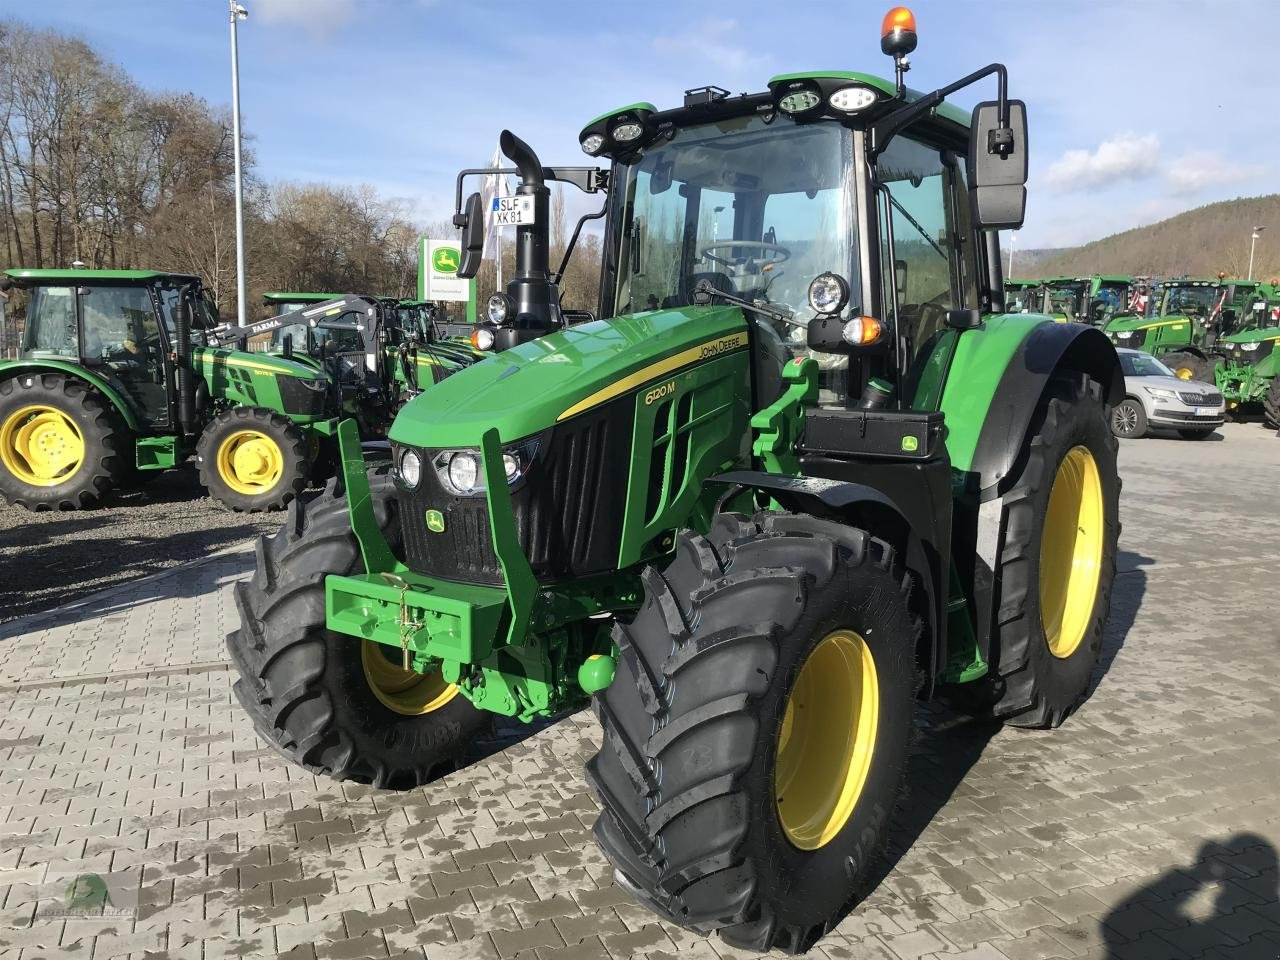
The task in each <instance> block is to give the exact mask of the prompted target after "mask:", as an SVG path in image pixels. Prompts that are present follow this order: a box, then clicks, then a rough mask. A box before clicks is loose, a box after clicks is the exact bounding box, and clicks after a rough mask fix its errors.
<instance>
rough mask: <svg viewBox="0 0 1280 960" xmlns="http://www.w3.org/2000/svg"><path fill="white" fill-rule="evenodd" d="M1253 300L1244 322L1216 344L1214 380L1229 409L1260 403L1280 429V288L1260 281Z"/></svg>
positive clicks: (1275, 426)
mask: <svg viewBox="0 0 1280 960" xmlns="http://www.w3.org/2000/svg"><path fill="white" fill-rule="evenodd" d="M1251 299H1252V302H1251V303H1249V304H1248V308H1247V309H1246V310H1244V311H1243V313H1244V316H1245V317H1246V319H1245V320H1244V322H1243V323H1242V324H1241V325H1240V326H1239V327H1238V329H1236V331H1235V332H1233V333H1230V334H1228V335H1227V336H1225V337H1223V338H1222V339H1221V340H1219V341H1218V343H1217V348H1216V353H1215V357H1214V359H1215V360H1216V361H1217V362H1216V363H1215V365H1214V371H1213V372H1214V378H1215V383H1216V384H1217V387H1218V389H1219V390H1221V391H1222V395H1223V397H1224V398H1226V401H1227V404H1228V407H1229V408H1231V409H1234V408H1237V407H1246V408H1247V407H1254V406H1261V408H1262V412H1263V416H1264V417H1265V419H1266V422H1267V424H1268V425H1269V426H1271V427H1274V428H1275V429H1277V430H1280V376H1277V374H1278V373H1280V350H1277V349H1276V343H1277V341H1280V288H1278V287H1277V286H1276V285H1275V284H1258V285H1257V287H1256V289H1254V290H1253V291H1252V297H1251Z"/></svg>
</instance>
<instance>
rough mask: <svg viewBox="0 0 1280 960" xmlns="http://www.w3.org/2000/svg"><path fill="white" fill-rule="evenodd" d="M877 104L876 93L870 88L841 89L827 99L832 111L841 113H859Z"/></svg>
mask: <svg viewBox="0 0 1280 960" xmlns="http://www.w3.org/2000/svg"><path fill="white" fill-rule="evenodd" d="M875 102H876V92H875V91H874V90H872V89H871V88H870V87H841V88H840V89H839V90H837V91H835V92H834V93H833V94H831V96H830V97H828V98H827V103H829V104H831V109H832V110H839V111H840V112H841V113H857V112H858V111H859V110H865V109H867V107H869V106H871V105H872V104H873V103H875Z"/></svg>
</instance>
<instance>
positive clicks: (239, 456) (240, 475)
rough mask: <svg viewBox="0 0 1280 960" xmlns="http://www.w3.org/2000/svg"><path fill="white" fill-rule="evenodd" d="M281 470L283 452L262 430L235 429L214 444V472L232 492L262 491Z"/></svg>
mask: <svg viewBox="0 0 1280 960" xmlns="http://www.w3.org/2000/svg"><path fill="white" fill-rule="evenodd" d="M283 474H284V453H283V451H281V449H280V445H279V444H278V443H276V442H275V441H274V440H272V439H271V438H270V437H268V436H267V435H266V434H265V433H260V432H258V431H257V430H237V431H236V432H235V433H233V434H231V436H229V437H227V439H225V440H223V441H222V445H221V446H220V447H218V476H220V477H222V480H223V482H224V483H226V485H227V486H229V487H230V488H231V489H232V490H234V491H235V492H236V493H243V494H245V495H246V496H250V497H256V496H258V495H259V494H263V493H266V492H267V491H268V490H270V489H272V488H273V487H274V486H275V485H276V484H277V483H279V482H280V477H281V476H282V475H283Z"/></svg>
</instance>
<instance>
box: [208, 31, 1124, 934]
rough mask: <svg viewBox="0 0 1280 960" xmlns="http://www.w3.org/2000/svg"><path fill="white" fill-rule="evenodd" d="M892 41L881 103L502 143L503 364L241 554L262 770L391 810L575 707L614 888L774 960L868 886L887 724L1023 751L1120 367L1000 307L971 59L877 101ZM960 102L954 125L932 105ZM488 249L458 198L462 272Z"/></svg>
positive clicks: (795, 80) (1064, 671) (1006, 214)
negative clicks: (590, 740)
mask: <svg viewBox="0 0 1280 960" xmlns="http://www.w3.org/2000/svg"><path fill="white" fill-rule="evenodd" d="M900 16H901V14H900V13H899V12H897V11H895V13H894V14H891V15H890V17H889V18H887V19H886V30H885V34H884V37H885V39H884V44H883V45H884V47H885V49H886V52H891V53H893V54H894V55H895V59H896V60H897V62H898V68H899V69H898V82H897V83H894V82H888V81H885V80H882V79H880V78H877V77H874V76H871V75H868V74H863V73H853V72H822V73H795V74H787V75H784V76H778V77H774V78H773V79H772V80H771V81H769V83H768V85H767V87H766V89H764V90H763V91H761V92H758V93H750V94H743V95H740V96H730V95H729V94H728V92H727V91H725V90H722V89H719V88H716V87H706V88H701V89H698V90H692V91H689V92H687V93H686V94H685V99H684V103H683V105H682V106H679V107H675V108H672V109H666V110H659V109H658V108H656V107H654V106H652V105H649V104H635V105H632V106H629V107H625V108H623V109H621V110H618V111H613V112H611V113H609V114H606V115H604V116H602V117H600V118H598V119H596V120H595V121H593V122H592V123H590V124H589V125H588V126H587V127H586V128H585V129H584V130H583V131H582V134H581V137H580V141H581V145H582V148H583V150H584V151H585V152H586V153H587V154H588V155H590V156H593V157H597V158H603V159H607V160H609V161H611V163H612V166H611V167H610V168H609V169H607V170H605V169H597V168H565V167H560V168H557V167H544V166H543V165H542V163H541V162H540V161H539V159H538V158H537V157H536V156H535V155H534V153H533V151H532V150H531V149H530V148H529V147H528V146H527V145H526V144H525V143H523V142H522V141H520V140H519V139H518V138H516V137H514V136H513V135H512V134H510V133H509V132H504V133H503V135H502V137H501V140H500V143H501V146H502V149H503V152H504V153H505V154H506V156H507V157H508V158H509V159H510V160H512V161H513V162H514V164H515V166H516V167H517V168H518V170H519V174H520V185H519V186H518V187H517V189H516V193H515V197H514V198H513V199H512V200H511V202H510V204H509V206H508V207H506V208H504V209H503V210H502V211H501V212H502V214H503V216H504V219H508V220H511V221H513V222H515V223H516V224H517V226H516V234H517V237H516V246H517V266H516V276H515V279H513V280H512V281H511V283H510V284H509V285H508V288H507V291H506V298H507V301H508V303H509V304H510V310H509V311H507V313H506V317H505V319H504V320H503V323H502V324H501V328H500V330H499V332H498V335H497V337H496V341H497V345H498V346H499V347H500V348H505V349H503V350H502V352H500V353H498V354H497V355H495V356H494V357H492V358H491V359H488V360H486V361H483V362H481V363H478V364H476V365H475V366H473V367H470V368H469V369H467V370H464V371H462V372H460V373H458V374H457V375H455V376H453V377H450V378H449V379H448V380H446V381H444V382H443V383H441V384H439V385H438V386H437V387H435V388H433V389H432V390H429V391H427V392H426V393H424V394H423V395H422V396H420V397H418V398H416V399H415V400H413V401H412V402H411V403H410V404H409V405H408V406H407V407H406V408H405V410H404V411H403V412H402V413H401V414H400V416H399V417H398V418H397V419H396V422H395V424H394V426H393V428H392V432H391V438H392V442H393V462H394V469H393V470H391V471H390V472H387V471H383V472H377V471H375V472H373V473H372V474H371V473H369V472H368V471H367V470H366V467H365V464H364V462H363V460H362V459H361V457H360V455H359V450H358V447H357V445H356V443H355V440H356V437H355V431H354V429H353V428H352V427H351V426H350V425H348V424H343V426H342V427H341V428H340V430H339V435H340V440H341V442H342V446H343V451H344V454H343V459H344V475H343V482H342V483H341V484H335V485H334V486H332V487H331V488H330V489H329V490H327V491H326V493H325V495H324V496H323V497H322V498H321V499H320V500H318V501H316V502H314V503H311V504H307V505H305V506H303V505H301V504H299V505H297V506H296V507H295V508H294V509H295V511H296V512H295V513H294V515H293V516H292V517H291V519H290V522H289V524H288V525H287V527H286V528H285V530H283V531H282V532H281V533H280V534H278V535H276V536H274V537H271V538H267V539H265V540H264V541H263V543H262V546H261V552H260V560H261V562H260V566H259V569H258V572H257V574H256V575H255V577H254V578H253V579H252V581H251V582H249V583H246V584H243V585H241V587H240V588H239V590H238V592H237V601H238V605H239V609H240V611H241V616H242V623H241V627H240V629H239V630H238V631H237V632H236V633H234V634H232V635H231V636H230V637H229V638H228V645H229V649H230V652H231V655H232V657H233V659H234V661H235V663H236V665H237V667H238V669H239V672H240V679H239V681H238V682H237V683H236V685H235V691H236V695H237V697H238V698H239V699H240V702H241V703H242V704H243V705H244V707H245V709H246V711H247V712H248V714H249V715H250V717H251V718H252V719H253V722H254V723H255V725H256V727H257V729H258V731H259V733H260V734H261V736H263V737H264V738H265V739H266V740H268V741H269V742H271V743H272V744H274V745H275V746H276V748H277V749H279V750H280V751H281V752H282V753H284V754H285V755H286V756H289V757H292V758H293V759H294V760H295V761H297V762H298V763H299V764H301V765H303V766H304V767H305V768H307V769H308V770H311V771H314V772H323V773H325V774H328V775H330V776H333V777H337V778H339V779H352V780H356V781H361V782H370V783H373V784H376V785H378V786H384V787H400V788H407V787H413V786H416V785H419V784H421V783H423V782H425V781H426V780H427V779H428V778H429V777H430V776H432V774H433V773H435V772H436V771H438V770H440V769H442V768H447V767H448V766H449V765H450V764H451V763H453V762H454V761H455V760H456V758H458V757H459V756H460V755H461V754H462V752H463V751H464V750H465V749H466V748H467V747H468V746H469V744H470V743H471V742H472V740H473V739H474V738H476V737H477V736H479V735H481V733H482V732H483V731H484V730H485V729H486V728H487V727H488V726H489V725H490V723H491V722H492V718H493V716H494V715H495V714H498V715H504V716H511V717H518V718H521V719H525V720H531V719H533V718H536V717H540V716H550V715H554V714H556V713H558V712H560V711H563V710H566V709H572V708H574V707H578V706H580V705H582V704H584V703H586V702H587V700H588V698H592V700H593V703H594V706H595V710H596V713H597V715H598V717H599V719H600V723H601V727H602V731H603V746H602V747H601V749H600V751H599V753H598V754H597V755H596V756H595V757H594V759H592V760H591V761H590V763H589V764H588V775H589V778H590V780H591V782H592V783H593V784H594V786H595V789H596V791H597V792H598V794H599V796H600V800H601V804H602V807H603V811H602V814H601V816H600V819H599V821H598V822H597V824H596V828H595V832H596V837H597V839H598V841H599V843H600V846H601V847H602V849H603V850H604V852H605V853H606V855H607V856H608V857H609V859H610V860H611V861H612V863H613V865H614V867H615V876H616V877H617V879H618V881H619V883H621V884H622V885H623V886H624V887H626V888H627V889H628V890H630V891H631V892H632V893H633V894H634V895H635V896H636V897H637V898H638V899H640V900H641V901H642V902H644V903H646V904H648V905H649V906H650V907H651V908H652V909H653V910H654V911H656V912H657V913H658V914H660V915H661V916H663V917H665V918H667V919H668V920H670V921H672V922H675V923H678V924H682V925H684V926H687V927H690V928H693V929H696V930H699V931H713V930H716V931H719V932H720V934H721V935H722V936H723V937H724V938H725V939H726V940H728V941H729V942H730V943H733V944H736V945H740V946H743V947H749V948H752V949H760V950H764V949H769V948H778V949H782V950H787V951H791V952H799V951H804V950H807V949H808V948H809V947H811V946H812V945H813V944H814V943H815V942H816V941H817V940H818V939H819V938H820V937H821V936H822V935H823V934H824V933H825V932H827V931H828V930H830V929H831V928H832V926H833V925H834V924H835V923H837V922H838V920H839V919H840V917H841V916H842V915H843V914H844V913H846V912H847V911H848V910H849V909H851V907H852V906H853V905H854V904H856V903H857V902H858V900H859V898H860V897H861V896H862V895H863V894H864V893H865V892H866V887H867V885H868V884H869V883H871V882H872V878H873V876H874V872H873V871H874V867H875V864H876V862H877V860H878V858H879V856H880V854H881V852H882V851H883V849H884V846H885V843H886V838H887V836H888V831H889V828H890V824H891V823H892V821H893V815H894V809H895V806H896V805H897V802H898V798H899V796H900V794H901V792H902V786H903V782H904V778H905V776H906V770H907V761H908V754H909V744H910V741H911V736H912V715H913V710H914V707H915V702H916V700H917V699H918V698H925V699H927V698H931V697H936V696H940V695H943V694H951V695H954V697H955V698H956V700H957V701H958V702H961V703H963V704H964V705H965V708H966V709H969V710H971V711H974V712H976V713H979V714H981V715H984V716H995V717H1000V718H1003V719H1005V720H1007V721H1009V722H1011V723H1016V724H1020V725H1025V726H1032V727H1053V726H1056V725H1058V724H1060V723H1061V722H1062V721H1063V720H1064V719H1065V718H1066V717H1067V716H1068V715H1069V714H1071V712H1072V711H1073V710H1075V709H1076V707H1077V706H1078V705H1079V704H1080V703H1081V702H1082V701H1083V700H1084V698H1085V697H1086V695H1087V691H1088V689H1089V681H1090V676H1091V674H1092V672H1093V669H1094V666H1095V664H1096V662H1097V658H1098V654H1099V650H1100V648H1101V644H1102V632H1103V624H1104V622H1105V620H1106V617H1107V611H1108V603H1109V598H1110V595H1111V586H1112V580H1113V577H1114V573H1115V558H1116V538H1117V534H1118V531H1119V520H1118V498H1119V489H1120V481H1119V478H1118V476H1117V473H1116V442H1115V440H1114V438H1113V437H1112V436H1111V432H1110V430H1109V428H1108V421H1107V412H1108V405H1109V403H1111V402H1113V401H1114V400H1115V399H1117V398H1118V397H1120V396H1121V395H1122V380H1121V375H1120V370H1119V365H1118V362H1117V358H1116V355H1115V351H1114V349H1113V348H1112V347H1111V345H1110V344H1109V343H1108V342H1107V340H1106V338H1105V337H1103V335H1102V334H1101V333H1100V332H1099V331H1097V330H1095V329H1092V328H1089V327H1085V326H1081V325H1078V324H1070V323H1053V322H1050V321H1048V320H1046V319H1045V318H1044V317H1043V316H1036V315H1024V314H1006V313H1004V312H1003V299H1004V288H1003V283H1002V280H1001V276H1000V251H999V242H998V232H997V231H998V230H1000V229H1010V228H1016V227H1017V226H1018V225H1020V223H1021V221H1022V215H1023V208H1024V204H1025V188H1024V186H1023V184H1024V183H1025V180H1026V169H1027V166H1026V165H1027V154H1026V143H1027V141H1026V129H1025V111H1024V108H1023V105H1022V104H1021V103H1019V102H1017V101H1010V100H1006V99H1005V97H1004V90H1005V70H1004V67H1003V66H1001V65H999V64H993V65H991V66H989V67H986V68H984V69H982V70H979V71H977V72H975V73H974V74H971V75H970V76H967V77H965V78H963V79H962V80H960V81H958V82H957V83H954V84H951V85H949V86H947V87H944V88H942V89H940V90H937V91H934V92H933V93H930V94H925V95H921V94H917V93H915V92H912V91H908V90H906V89H905V88H904V86H903V84H902V82H901V80H902V70H903V69H904V68H905V63H904V62H903V60H902V59H901V58H902V57H903V56H904V55H905V54H906V53H907V52H909V50H910V49H911V48H913V47H914V43H915V34H914V22H907V21H905V20H903V19H899V17H900ZM908 16H909V15H908ZM993 74H994V75H997V76H998V77H999V79H1000V94H1001V96H1000V99H999V100H998V101H994V102H988V103H982V104H979V105H978V107H977V108H976V109H975V111H974V113H973V116H972V118H971V117H970V116H969V115H967V114H964V113H961V112H960V111H959V110H957V109H955V108H954V107H952V106H951V105H950V104H948V103H946V102H945V97H946V96H947V95H949V94H950V93H952V92H954V91H956V90H959V89H961V88H962V87H965V86H968V85H969V84H972V83H974V82H976V81H977V80H980V79H982V78H984V77H989V76H991V75H993ZM961 157H967V160H966V162H964V163H961V162H959V159H960V158H961ZM801 161H803V162H801ZM470 172H472V173H475V172H477V171H470ZM478 172H481V173H483V172H484V171H478ZM548 179H550V180H558V181H562V182H568V183H573V184H576V185H577V186H579V187H581V188H583V189H586V190H588V191H599V190H601V189H607V193H608V200H607V206H606V208H607V211H608V212H607V227H606V234H605V235H606V237H607V238H608V240H607V243H608V244H609V245H610V247H611V249H610V252H609V254H608V255H607V256H606V257H605V258H604V261H605V267H604V273H603V275H602V278H601V280H602V283H601V294H600V302H599V305H598V306H599V315H600V316H601V317H602V318H603V319H600V320H597V321H592V322H586V323H581V324H573V325H566V323H565V319H564V311H562V309H561V307H560V302H559V292H558V290H557V288H556V285H555V284H554V283H553V282H551V281H550V280H549V279H548V278H549V275H550V274H549V270H548V264H547V248H548V245H549V244H548V220H549V217H548V213H549V199H548V198H549V194H550V191H549V188H548V187H547V185H546V182H545V181H546V180H548ZM462 193H463V190H462V178H461V177H460V178H459V185H458V197H459V201H460V200H461V197H462ZM485 215H486V211H483V210H482V209H481V199H480V195H479V194H478V193H476V194H472V195H471V196H470V197H469V198H468V200H467V202H466V204H465V205H463V204H461V203H459V211H458V213H457V215H456V218H455V222H456V223H458V225H459V226H461V227H462V231H463V264H462V269H461V270H460V275H462V276H464V277H466V276H469V275H474V272H475V270H476V269H477V267H478V261H479V257H480V251H481V249H482V247H483V234H484V225H483V217H484V216H485ZM886 265H887V266H886Z"/></svg>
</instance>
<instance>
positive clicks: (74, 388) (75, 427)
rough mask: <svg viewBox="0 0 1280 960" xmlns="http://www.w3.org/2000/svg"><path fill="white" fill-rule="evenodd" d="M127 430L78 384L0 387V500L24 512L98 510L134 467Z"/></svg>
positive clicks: (16, 381)
mask: <svg viewBox="0 0 1280 960" xmlns="http://www.w3.org/2000/svg"><path fill="white" fill-rule="evenodd" d="M128 434H129V430H128V427H127V426H126V425H125V423H124V421H123V420H122V419H121V418H120V416H119V414H117V413H116V411H115V409H114V408H113V407H112V406H111V405H110V404H109V403H108V402H107V401H106V400H105V399H103V397H102V396H101V395H100V394H99V393H97V392H96V391H94V390H92V389H91V388H90V387H89V386H88V385H87V384H86V383H85V382H84V381H83V380H80V379H78V378H76V377H67V376H62V375H61V374H53V373H43V374H26V375H21V376H17V377H11V378H9V379H8V380H4V381H3V382H0V495H2V496H3V497H4V498H5V500H7V501H8V502H9V503H12V504H14V505H15V506H19V507H25V508H26V509H28V510H32V511H39V510H84V509H87V508H89V507H93V506H96V505H97V503H98V502H99V501H100V500H101V499H102V498H103V497H104V496H106V494H107V493H108V492H110V490H111V489H112V488H113V487H115V486H117V485H118V484H119V483H120V481H121V480H122V479H123V478H124V476H125V475H126V474H127V473H128V471H129V470H130V469H131V467H132V462H131V461H130V459H129V457H128V456H127V455H126V454H127V453H129V452H131V451H132V448H133V444H132V443H131V442H130V438H129V435H128Z"/></svg>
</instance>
